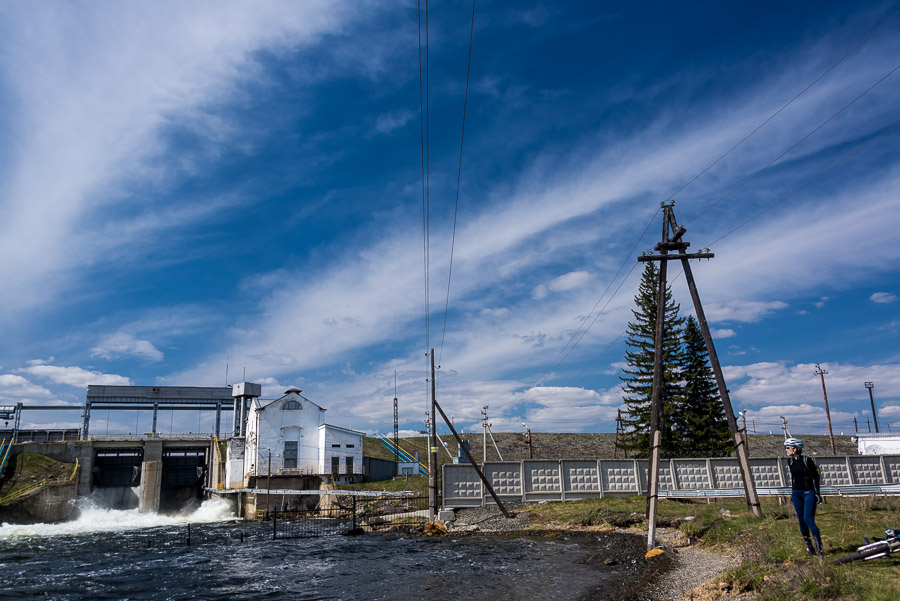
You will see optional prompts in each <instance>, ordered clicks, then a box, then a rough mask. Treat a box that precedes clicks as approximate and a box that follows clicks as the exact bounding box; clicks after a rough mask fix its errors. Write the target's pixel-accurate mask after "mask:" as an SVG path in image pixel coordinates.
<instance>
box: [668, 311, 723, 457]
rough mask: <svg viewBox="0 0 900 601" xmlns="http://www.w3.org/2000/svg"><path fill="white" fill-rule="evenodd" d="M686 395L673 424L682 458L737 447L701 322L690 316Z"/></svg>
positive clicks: (684, 363) (684, 361) (684, 375)
mask: <svg viewBox="0 0 900 601" xmlns="http://www.w3.org/2000/svg"><path fill="white" fill-rule="evenodd" d="M681 379H682V393H681V394H682V396H681V399H680V400H679V403H678V404H679V410H678V412H677V418H676V420H675V423H674V424H673V427H674V428H675V430H676V431H677V433H676V436H677V437H678V438H679V439H680V440H681V445H680V447H681V448H680V449H678V454H679V455H680V456H681V457H720V456H722V455H726V454H727V453H729V452H731V451H732V450H733V449H734V445H733V442H732V439H731V432H730V431H729V429H728V421H727V420H726V419H725V409H724V407H723V406H722V401H721V399H720V398H719V389H718V387H717V386H716V382H715V379H714V378H713V373H712V369H711V368H710V365H709V353H708V352H707V350H706V343H705V342H704V341H703V333H702V332H701V331H700V324H698V323H697V320H696V319H694V317H693V316H689V317H688V318H687V322H686V323H685V327H684V335H683V353H682V363H681Z"/></svg>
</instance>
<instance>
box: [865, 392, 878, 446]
mask: <svg viewBox="0 0 900 601" xmlns="http://www.w3.org/2000/svg"><path fill="white" fill-rule="evenodd" d="M866 388H868V389H869V401H870V402H871V403H872V420H873V421H874V422H875V433H876V434H878V433H879V432H880V430H879V429H878V415H877V414H876V413H875V396H874V395H873V394H872V389H873V388H875V383H874V382H866Z"/></svg>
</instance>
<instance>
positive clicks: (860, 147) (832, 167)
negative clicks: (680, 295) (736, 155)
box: [706, 67, 900, 246]
mask: <svg viewBox="0 0 900 601" xmlns="http://www.w3.org/2000/svg"><path fill="white" fill-rule="evenodd" d="M894 70H896V67H895V68H894ZM892 72H893V71H892ZM898 125H900V123H895V124H893V125H891V126H889V127H887V128H886V129H884V130H883V131H882V132H881V133H880V134H878V135H877V136H875V137H874V138H872V139H871V140H869V141H868V142H866V143H865V144H863V145H861V146H859V147H858V148H857V149H856V150H854V151H853V152H851V153H849V154H847V155H845V156H844V157H843V158H842V159H840V160H839V161H838V162H836V163H834V164H833V165H832V166H831V167H829V168H828V169H826V170H825V171H822V172H821V173H819V174H818V175H816V176H815V177H813V178H812V179H810V180H808V181H807V182H806V183H804V184H802V185H801V186H799V187H797V188H795V189H794V190H793V191H792V192H790V193H788V194H785V195H784V196H782V197H781V198H779V199H778V200H776V201H775V202H773V203H772V204H770V205H769V206H767V207H766V208H765V209H763V210H762V211H760V212H759V213H757V214H756V215H754V216H752V217H750V218H749V219H747V220H746V221H744V222H743V223H741V224H740V225H738V226H737V227H735V228H733V229H731V230H730V231H729V232H728V233H726V234H723V235H722V236H719V237H718V238H716V239H715V240H713V241H712V242H710V243H709V244H707V245H706V246H713V245H715V244H716V243H717V242H719V241H721V240H723V239H724V238H727V237H728V236H730V235H731V234H733V233H735V232H736V231H738V230H739V229H741V228H742V227H744V226H745V225H747V224H748V223H750V222H751V221H754V220H755V219H757V218H759V217H760V216H761V215H763V214H764V213H766V212H768V211H770V210H771V209H773V208H775V207H776V206H778V205H779V204H781V203H782V202H784V201H785V200H787V199H788V198H790V197H791V196H793V195H794V194H796V193H797V192H799V191H800V190H802V189H804V188H806V187H807V186H809V185H811V184H812V183H814V182H816V181H818V180H820V179H822V178H823V177H824V176H825V175H827V174H828V173H830V172H831V171H832V170H834V169H835V168H837V167H839V166H840V165H841V164H843V163H845V162H847V161H849V160H850V159H851V158H853V157H854V156H856V155H857V154H859V153H860V152H862V151H863V150H865V149H866V148H868V147H869V146H871V145H872V144H873V143H874V142H876V141H877V140H879V139H881V138H882V137H884V136H885V135H887V134H889V133H891V132H892V131H893V130H894V129H896V128H897V126H898Z"/></svg>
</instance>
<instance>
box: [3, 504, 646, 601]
mask: <svg viewBox="0 0 900 601" xmlns="http://www.w3.org/2000/svg"><path fill="white" fill-rule="evenodd" d="M189 524H190V534H191V545H190V546H188V545H187V544H186V539H187V531H188V525H189ZM621 545H622V539H619V538H614V537H612V538H602V537H601V538H598V537H596V536H594V537H589V538H565V537H486V536H478V537H475V536H471V537H462V538H452V537H443V538H418V537H402V536H396V535H390V536H383V535H364V536H356V537H344V536H331V537H322V538H307V539H293V540H272V539H271V533H270V530H269V525H268V524H266V523H260V522H243V521H238V520H235V519H234V516H233V515H232V514H231V512H230V509H229V506H228V504H227V503H225V502H221V501H219V502H216V501H207V502H205V503H204V504H203V505H202V506H201V507H200V508H199V509H197V510H196V511H194V512H192V513H188V514H184V515H179V516H163V515H156V514H141V513H138V512H137V510H127V511H116V510H105V509H98V508H95V507H90V506H89V507H85V508H84V509H83V511H82V513H81V516H80V517H79V519H78V520H76V521H73V522H67V523H63V524H52V525H51V524H35V525H27V526H24V525H9V524H4V525H2V526H0V599H4V600H5V599H16V600H18V599H28V598H41V599H54V600H56V599H59V600H67V601H68V600H71V601H88V600H91V601H94V600H105V599H109V600H122V599H135V600H138V599H147V600H181V599H185V600H186V599H211V600H212V599H229V600H234V599H271V600H281V599H284V600H307V599H346V600H364V599H365V600H378V599H392V600H393V599H398V598H399V599H429V600H439V599H457V598H465V599H469V600H476V601H477V600H490V601H502V600H518V599H560V600H563V599H578V598H580V597H582V596H583V595H584V594H586V593H587V592H588V591H591V590H593V591H596V590H598V588H599V589H601V590H602V588H603V587H604V583H611V582H612V581H614V580H616V579H621V578H622V577H623V576H625V577H628V574H629V572H631V573H634V574H637V573H638V572H640V570H641V567H640V566H639V565H638V563H639V562H636V561H634V560H628V559H627V558H624V559H623V556H622V549H621ZM613 555H617V556H618V557H619V558H620V561H619V562H618V563H617V564H616V565H615V566H612V567H608V566H605V565H604V563H603V559H602V558H603V557H608V556H613Z"/></svg>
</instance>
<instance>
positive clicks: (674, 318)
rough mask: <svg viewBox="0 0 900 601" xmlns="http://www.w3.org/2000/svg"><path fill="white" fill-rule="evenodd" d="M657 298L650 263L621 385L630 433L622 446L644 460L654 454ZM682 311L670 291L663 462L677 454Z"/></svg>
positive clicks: (667, 296)
mask: <svg viewBox="0 0 900 601" xmlns="http://www.w3.org/2000/svg"><path fill="white" fill-rule="evenodd" d="M658 294H659V269H658V268H657V267H656V265H654V264H653V263H647V266H646V267H645V268H644V274H643V276H642V278H641V283H640V286H639V287H638V293H637V295H636V296H635V297H634V302H635V305H637V307H636V308H635V309H632V311H631V312H632V314H633V315H634V321H633V322H629V323H628V328H627V330H626V331H627V333H628V339H627V340H626V342H625V344H626V345H627V347H628V350H626V351H625V360H626V361H627V362H628V367H627V368H624V369H623V370H622V371H623V372H624V374H625V375H624V376H620V379H621V380H622V382H623V387H622V388H623V390H624V392H625V396H624V398H623V401H624V403H625V411H624V412H623V418H622V421H623V425H624V427H625V430H626V432H627V434H626V436H624V437H623V439H622V440H621V441H620V444H619V447H620V448H622V449H624V450H625V451H626V452H628V453H629V455H630V456H632V457H646V456H648V455H649V452H650V412H651V407H650V400H651V395H652V393H653V362H654V346H655V338H656V304H657V297H658ZM678 310H679V306H678V304H677V303H675V302H674V301H673V300H672V291H671V289H670V288H669V287H668V286H666V294H665V314H664V317H663V320H664V324H665V336H664V337H663V357H662V362H663V373H662V376H663V377H662V387H661V391H660V392H661V395H662V405H663V415H661V416H660V430H661V431H662V447H661V452H662V454H663V456H666V457H672V456H674V455H675V454H676V452H677V449H678V444H677V442H678V441H677V440H676V439H675V438H674V436H673V435H674V432H673V431H672V424H673V421H672V420H671V419H670V417H671V416H672V415H673V414H674V413H675V404H676V403H677V401H678V398H679V396H680V394H681V387H680V385H679V375H678V372H679V367H680V363H681V350H680V347H681V329H682V323H683V320H682V318H680V317H678Z"/></svg>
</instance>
